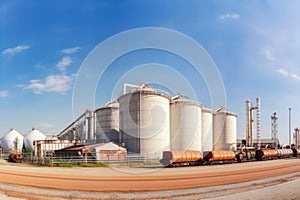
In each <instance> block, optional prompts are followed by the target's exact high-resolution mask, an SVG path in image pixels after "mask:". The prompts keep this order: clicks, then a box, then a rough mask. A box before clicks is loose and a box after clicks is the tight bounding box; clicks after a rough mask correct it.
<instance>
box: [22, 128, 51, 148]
mask: <svg viewBox="0 0 300 200" xmlns="http://www.w3.org/2000/svg"><path fill="white" fill-rule="evenodd" d="M46 138H47V136H46V135H44V134H43V133H42V132H40V131H39V130H38V129H37V128H32V130H31V132H30V133H28V134H27V135H25V137H24V145H25V148H26V149H28V150H30V151H34V145H33V142H34V141H37V140H46Z"/></svg>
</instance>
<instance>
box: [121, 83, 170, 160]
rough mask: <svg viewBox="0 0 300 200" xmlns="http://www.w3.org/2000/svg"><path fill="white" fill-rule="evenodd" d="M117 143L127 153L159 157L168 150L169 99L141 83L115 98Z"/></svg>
mask: <svg viewBox="0 0 300 200" xmlns="http://www.w3.org/2000/svg"><path fill="white" fill-rule="evenodd" d="M119 104H120V118H119V119H120V133H121V141H122V143H124V145H125V147H126V148H127V150H128V152H132V153H140V154H141V155H143V156H146V157H148V158H161V157H162V152H163V151H168V150H170V97H169V96H168V95H166V94H163V93H161V92H158V91H156V90H154V89H153V88H150V87H149V86H148V85H146V84H143V85H142V86H141V87H139V88H138V89H136V90H135V91H133V92H132V93H127V94H124V95H123V96H121V97H120V98H119Z"/></svg>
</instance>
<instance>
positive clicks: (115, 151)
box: [55, 142, 127, 162]
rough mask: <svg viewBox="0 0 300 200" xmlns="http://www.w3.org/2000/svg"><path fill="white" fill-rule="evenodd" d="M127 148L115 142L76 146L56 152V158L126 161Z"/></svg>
mask: <svg viewBox="0 0 300 200" xmlns="http://www.w3.org/2000/svg"><path fill="white" fill-rule="evenodd" d="M126 156H127V150H126V148H124V147H122V146H120V145H118V144H115V143H113V142H107V143H96V144H90V145H74V146H70V147H67V148H63V149H60V150H56V151H55V157H63V158H70V159H89V160H94V161H108V162H112V161H124V160H125V159H126Z"/></svg>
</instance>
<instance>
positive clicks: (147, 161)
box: [23, 154, 161, 167]
mask: <svg viewBox="0 0 300 200" xmlns="http://www.w3.org/2000/svg"><path fill="white" fill-rule="evenodd" d="M23 156H24V157H23V160H24V162H29V163H35V164H41V165H50V166H51V165H53V164H60V163H102V164H105V165H107V166H110V165H117V166H118V165H119V166H130V167H141V166H153V165H161V164H160V162H159V158H147V157H144V156H127V157H126V158H125V159H123V160H111V159H110V157H109V156H107V159H102V160H97V159H95V158H94V157H93V156H84V157H82V156H72V157H52V156H48V157H36V156H33V155H32V154H24V155H23Z"/></svg>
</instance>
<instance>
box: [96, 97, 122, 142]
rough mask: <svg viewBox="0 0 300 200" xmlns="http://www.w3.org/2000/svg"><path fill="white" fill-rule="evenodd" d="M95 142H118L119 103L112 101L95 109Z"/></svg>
mask: <svg viewBox="0 0 300 200" xmlns="http://www.w3.org/2000/svg"><path fill="white" fill-rule="evenodd" d="M95 114H96V120H97V121H96V142H109V141H112V142H116V143H119V142H120V138H119V103H118V102H112V103H109V104H107V105H105V106H103V107H100V108H98V109H97V110H95Z"/></svg>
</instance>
